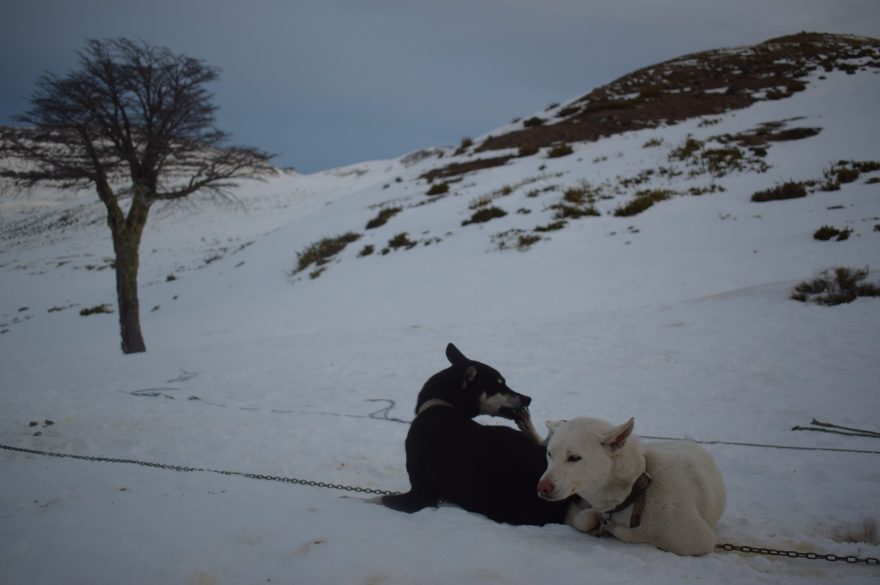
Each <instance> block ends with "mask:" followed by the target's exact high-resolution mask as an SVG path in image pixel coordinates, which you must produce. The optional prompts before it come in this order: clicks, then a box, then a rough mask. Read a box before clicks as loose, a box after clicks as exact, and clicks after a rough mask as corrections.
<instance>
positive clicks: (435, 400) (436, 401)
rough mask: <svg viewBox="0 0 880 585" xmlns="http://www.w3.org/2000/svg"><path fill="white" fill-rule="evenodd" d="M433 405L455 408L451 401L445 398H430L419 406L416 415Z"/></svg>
mask: <svg viewBox="0 0 880 585" xmlns="http://www.w3.org/2000/svg"><path fill="white" fill-rule="evenodd" d="M434 406H446V407H448V408H455V406H453V404H452V403H451V402H446V401H445V400H441V399H440V398H432V399H430V400H428V401H427V402H425V403H424V404H423V405H422V406H420V407H419V410H418V412H416V416H419V415H420V414H422V413H423V412H425V411H426V410H428V409H429V408H432V407H434Z"/></svg>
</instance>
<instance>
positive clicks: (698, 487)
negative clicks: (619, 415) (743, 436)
mask: <svg viewBox="0 0 880 585" xmlns="http://www.w3.org/2000/svg"><path fill="white" fill-rule="evenodd" d="M633 425H634V422H633V419H630V420H629V421H627V422H626V423H624V424H622V425H619V426H617V427H615V426H613V425H611V424H609V423H607V422H605V421H602V420H598V419H594V418H577V419H573V420H571V421H562V422H548V423H547V427H548V428H549V429H550V432H551V434H550V437H549V439H548V445H547V471H546V472H545V473H544V475H543V476H542V477H541V482H540V483H539V484H538V486H539V495H540V496H541V497H543V498H545V499H547V500H561V499H564V498H567V497H569V496H571V495H573V494H578V495H579V496H580V497H582V498H583V499H585V500H586V501H587V502H589V503H590V505H591V508H590V509H586V510H581V511H578V512H576V513H574V514H572V515H570V517H569V519H568V521H569V524H571V525H572V526H574V527H575V528H577V529H578V530H582V531H584V532H593V531H595V530H596V529H597V528H598V525H599V522H600V518H601V514H602V513H604V512H607V511H610V510H612V509H614V508H615V507H617V505H619V504H621V503H622V502H623V501H624V500H625V499H626V498H627V496H628V495H629V493H630V491H631V490H632V486H633V484H634V483H635V481H636V479H637V478H638V477H639V476H640V475H641V474H642V473H643V472H644V471H646V470H647V472H648V473H649V474H650V476H651V478H652V482H651V485H650V487H648V490H647V495H646V500H645V508H644V511H643V512H642V517H641V524H640V525H639V526H638V527H636V528H630V525H629V524H630V515H631V512H632V506H629V507H627V508H625V509H623V510H621V511H620V512H617V513H616V514H614V515H613V516H612V517H611V519H610V520H609V522H608V524H607V525H606V526H605V530H606V531H608V532H610V533H611V534H613V535H614V536H615V537H616V538H618V539H619V540H621V541H623V542H632V543H648V544H652V545H654V546H656V547H658V548H661V549H663V550H667V551H671V552H674V553H676V554H680V555H703V554H707V553H710V552H712V551H713V550H714V548H715V544H716V537H715V532H714V526H715V524H716V523H717V522H718V519H719V518H721V514H722V513H723V512H724V505H725V500H726V493H725V490H724V480H723V479H722V478H721V473H720V472H719V471H718V467H717V466H716V465H715V461H714V460H713V459H712V456H711V455H710V454H709V453H708V452H707V451H706V450H705V449H703V448H701V447H699V446H698V445H696V444H694V443H690V442H678V441H668V442H659V443H652V444H650V445H647V446H645V447H644V448H642V445H641V443H640V441H639V439H638V437H636V436H634V435H631V434H630V433H631V432H632V429H633Z"/></svg>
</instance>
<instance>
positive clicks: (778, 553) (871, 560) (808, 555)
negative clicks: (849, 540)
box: [715, 544, 880, 566]
mask: <svg viewBox="0 0 880 585" xmlns="http://www.w3.org/2000/svg"><path fill="white" fill-rule="evenodd" d="M715 548H720V549H722V550H726V551H736V552H742V553H748V554H752V555H764V556H771V557H787V558H790V559H810V560H814V561H832V562H835V561H843V562H845V563H849V564H851V565H855V564H858V563H865V564H866V565H875V566H876V565H880V559H878V558H875V557H865V558H861V557H857V556H853V555H846V556H844V555H831V554H829V555H823V554H819V553H813V552H800V551H796V550H775V549H772V548H763V547H752V546H745V545H737V544H719V545H717V546H716V547H715Z"/></svg>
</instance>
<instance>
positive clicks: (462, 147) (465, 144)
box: [455, 136, 474, 156]
mask: <svg viewBox="0 0 880 585" xmlns="http://www.w3.org/2000/svg"><path fill="white" fill-rule="evenodd" d="M473 145H474V141H473V140H472V139H471V138H469V137H467V136H466V137H464V138H462V139H461V143H460V144H459V145H458V149H457V150H456V151H455V155H456V156H457V155H459V154H464V153H465V151H466V150H467V149H468V148H470V147H471V146H473Z"/></svg>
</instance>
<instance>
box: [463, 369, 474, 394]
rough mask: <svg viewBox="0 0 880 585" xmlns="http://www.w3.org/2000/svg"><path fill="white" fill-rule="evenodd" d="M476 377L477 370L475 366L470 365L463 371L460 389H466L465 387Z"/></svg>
mask: <svg viewBox="0 0 880 585" xmlns="http://www.w3.org/2000/svg"><path fill="white" fill-rule="evenodd" d="M476 377H477V368H476V366H473V365H470V366H468V367H467V369H466V370H465V371H464V380H463V381H462V383H461V388H462V390H464V389H465V388H467V385H468V384H470V383H471V382H473V381H474V378H476Z"/></svg>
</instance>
